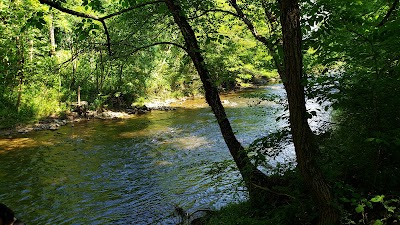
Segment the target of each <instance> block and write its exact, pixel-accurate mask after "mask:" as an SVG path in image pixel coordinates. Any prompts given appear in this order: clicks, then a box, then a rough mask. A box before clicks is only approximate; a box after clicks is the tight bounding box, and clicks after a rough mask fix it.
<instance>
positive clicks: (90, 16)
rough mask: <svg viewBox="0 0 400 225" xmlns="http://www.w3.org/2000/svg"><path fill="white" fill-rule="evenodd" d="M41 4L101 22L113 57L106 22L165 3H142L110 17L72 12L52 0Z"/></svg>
mask: <svg viewBox="0 0 400 225" xmlns="http://www.w3.org/2000/svg"><path fill="white" fill-rule="evenodd" d="M39 2H40V3H41V4H45V5H48V6H51V7H53V8H56V9H58V10H60V11H61V12H65V13H68V14H70V15H74V16H78V17H82V18H88V19H92V20H96V21H99V22H100V23H101V24H102V25H103V28H104V33H105V35H106V37H107V49H108V54H109V55H112V52H111V38H110V34H109V32H108V29H107V25H106V22H105V20H106V19H109V18H112V17H114V16H118V15H121V14H123V13H125V12H129V11H131V10H134V9H138V8H141V7H144V6H146V5H151V4H158V3H162V2H164V0H158V1H152V2H146V3H142V4H139V5H136V6H132V7H130V8H127V9H124V10H121V11H119V12H115V13H112V14H110V15H107V16H103V17H97V16H94V15H90V14H86V13H82V12H78V11H75V10H71V9H68V8H65V7H63V6H61V5H60V4H59V3H56V2H53V1H52V0H39Z"/></svg>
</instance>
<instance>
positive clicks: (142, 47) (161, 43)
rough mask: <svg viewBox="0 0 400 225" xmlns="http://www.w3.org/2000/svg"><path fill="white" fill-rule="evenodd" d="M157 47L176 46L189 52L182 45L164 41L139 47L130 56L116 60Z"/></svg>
mask: <svg viewBox="0 0 400 225" xmlns="http://www.w3.org/2000/svg"><path fill="white" fill-rule="evenodd" d="M157 45H173V46H176V47H178V48H181V49H183V50H184V51H185V52H188V49H187V48H185V47H184V46H182V45H180V44H177V43H174V42H168V41H162V42H156V43H152V44H149V45H144V46H140V47H137V48H135V49H134V50H132V51H131V52H130V53H129V54H127V55H123V56H118V57H115V58H124V57H127V56H130V55H132V54H134V53H136V52H138V51H141V50H143V49H146V48H150V47H153V46H157Z"/></svg>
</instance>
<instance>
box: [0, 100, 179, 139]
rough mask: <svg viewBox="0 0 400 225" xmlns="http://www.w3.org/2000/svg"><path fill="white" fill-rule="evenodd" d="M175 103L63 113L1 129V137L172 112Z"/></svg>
mask: <svg viewBox="0 0 400 225" xmlns="http://www.w3.org/2000/svg"><path fill="white" fill-rule="evenodd" d="M171 102H174V101H171V100H170V101H166V102H159V101H156V102H149V103H148V105H149V106H146V105H142V106H135V107H130V108H126V109H123V110H106V109H103V110H98V111H94V110H87V111H84V112H79V113H78V112H71V111H68V112H62V113H60V115H52V116H49V117H47V118H44V119H40V120H38V121H35V122H32V123H26V124H19V125H17V126H15V127H13V128H7V129H1V130H0V137H8V138H11V137H12V136H14V135H16V134H26V133H30V132H33V131H41V130H50V131H56V130H58V129H59V128H60V127H61V126H65V125H67V124H72V126H74V124H75V123H82V122H85V121H88V120H93V119H100V120H118V119H127V118H130V117H133V116H138V115H142V114H145V113H149V112H151V111H153V110H158V111H172V110H175V109H176V108H174V107H170V106H169V104H170V103H171Z"/></svg>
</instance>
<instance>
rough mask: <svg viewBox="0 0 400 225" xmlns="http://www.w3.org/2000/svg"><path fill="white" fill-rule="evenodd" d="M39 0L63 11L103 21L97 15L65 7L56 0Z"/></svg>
mask: <svg viewBox="0 0 400 225" xmlns="http://www.w3.org/2000/svg"><path fill="white" fill-rule="evenodd" d="M39 2H40V3H41V4H45V5H48V6H51V7H53V8H56V9H58V10H60V11H61V12H65V13H68V14H70V15H74V16H78V17H82V18H88V19H93V20H97V21H101V20H100V18H99V17H97V16H93V15H90V14H86V13H81V12H78V11H74V10H71V9H68V8H65V7H63V6H61V5H60V4H58V3H55V2H53V1H51V0H39Z"/></svg>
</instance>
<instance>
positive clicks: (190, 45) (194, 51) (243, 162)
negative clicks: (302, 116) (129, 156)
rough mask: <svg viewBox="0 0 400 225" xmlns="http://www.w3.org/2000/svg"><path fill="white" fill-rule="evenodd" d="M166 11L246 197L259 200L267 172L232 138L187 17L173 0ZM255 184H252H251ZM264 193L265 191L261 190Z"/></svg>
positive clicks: (261, 197) (167, 2) (228, 124)
mask: <svg viewBox="0 0 400 225" xmlns="http://www.w3.org/2000/svg"><path fill="white" fill-rule="evenodd" d="M165 3H166V4H167V6H168V9H169V11H170V12H171V14H172V15H173V17H174V20H175V22H176V24H177V25H178V26H179V28H180V30H181V32H182V35H183V37H184V39H185V44H186V48H187V51H188V54H189V56H190V58H191V59H192V61H193V63H194V66H195V67H196V70H197V72H198V73H199V75H200V79H201V81H202V83H203V87H204V91H205V96H206V100H207V103H208V104H209V105H210V106H211V109H212V111H213V112H214V114H215V117H216V118H217V121H218V125H219V127H220V129H221V133H222V136H223V137H224V140H225V143H226V144H227V146H228V148H229V151H230V153H231V155H232V157H233V159H234V161H235V163H236V165H237V167H238V169H239V171H240V173H241V175H242V177H243V179H244V181H245V184H246V187H247V188H248V191H249V194H250V201H252V202H253V203H256V204H258V203H262V201H264V200H265V199H263V197H264V198H265V197H266V196H262V195H263V194H261V193H262V192H263V191H262V190H261V189H258V188H257V187H256V186H258V185H260V186H263V185H265V183H266V182H267V178H268V177H267V176H266V175H265V174H263V173H262V172H261V171H260V170H258V169H257V168H256V167H255V166H254V165H253V164H252V163H251V161H250V159H249V157H248V156H247V154H246V152H245V150H244V148H243V147H242V145H241V144H240V143H239V141H238V140H237V139H236V137H235V134H234V133H233V130H232V127H231V125H230V123H229V120H228V118H227V116H226V113H225V109H224V107H223V106H222V103H221V100H220V98H219V94H218V89H217V87H216V86H215V85H214V84H213V82H212V79H211V77H210V74H209V71H208V69H207V67H206V64H205V61H204V58H203V56H202V54H201V50H200V47H199V45H198V42H197V39H196V36H195V33H194V31H193V29H192V27H191V26H190V24H189V23H188V21H187V18H186V16H185V14H184V12H183V10H182V9H181V6H180V5H179V3H178V2H177V1H176V0H166V1H165ZM254 184H256V185H254ZM264 194H265V193H264Z"/></svg>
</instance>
